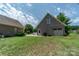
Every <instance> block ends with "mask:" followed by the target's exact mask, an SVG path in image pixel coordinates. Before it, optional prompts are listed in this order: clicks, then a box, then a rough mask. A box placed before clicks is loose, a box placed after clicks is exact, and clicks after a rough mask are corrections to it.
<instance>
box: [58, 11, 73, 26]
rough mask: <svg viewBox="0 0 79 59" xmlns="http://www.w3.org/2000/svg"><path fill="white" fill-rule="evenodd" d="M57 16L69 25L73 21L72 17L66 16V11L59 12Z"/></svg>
mask: <svg viewBox="0 0 79 59" xmlns="http://www.w3.org/2000/svg"><path fill="white" fill-rule="evenodd" d="M57 18H58V19H59V20H60V21H61V22H63V23H64V24H66V25H69V24H70V23H71V22H70V19H69V18H68V17H67V16H65V14H64V13H59V15H57Z"/></svg>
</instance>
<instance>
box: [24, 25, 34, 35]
mask: <svg viewBox="0 0 79 59" xmlns="http://www.w3.org/2000/svg"><path fill="white" fill-rule="evenodd" d="M25 33H27V34H31V33H33V26H32V25H31V24H26V26H25Z"/></svg>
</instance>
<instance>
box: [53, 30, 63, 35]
mask: <svg viewBox="0 0 79 59" xmlns="http://www.w3.org/2000/svg"><path fill="white" fill-rule="evenodd" d="M54 35H63V31H62V30H54Z"/></svg>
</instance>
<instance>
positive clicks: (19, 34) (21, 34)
mask: <svg viewBox="0 0 79 59" xmlns="http://www.w3.org/2000/svg"><path fill="white" fill-rule="evenodd" d="M24 35H25V33H17V34H15V36H24Z"/></svg>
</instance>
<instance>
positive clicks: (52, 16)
mask: <svg viewBox="0 0 79 59" xmlns="http://www.w3.org/2000/svg"><path fill="white" fill-rule="evenodd" d="M48 14H49V15H50V16H52V17H53V18H55V19H56V20H57V21H58V22H60V23H61V24H63V25H64V26H66V24H64V23H63V22H61V21H60V20H58V19H57V18H56V17H54V16H53V15H51V14H50V13H47V14H46V15H45V16H44V17H43V19H42V20H41V21H40V22H39V24H38V25H37V27H36V28H38V26H39V25H40V23H41V22H42V21H43V20H44V18H45V17H46V16H47V15H48Z"/></svg>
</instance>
